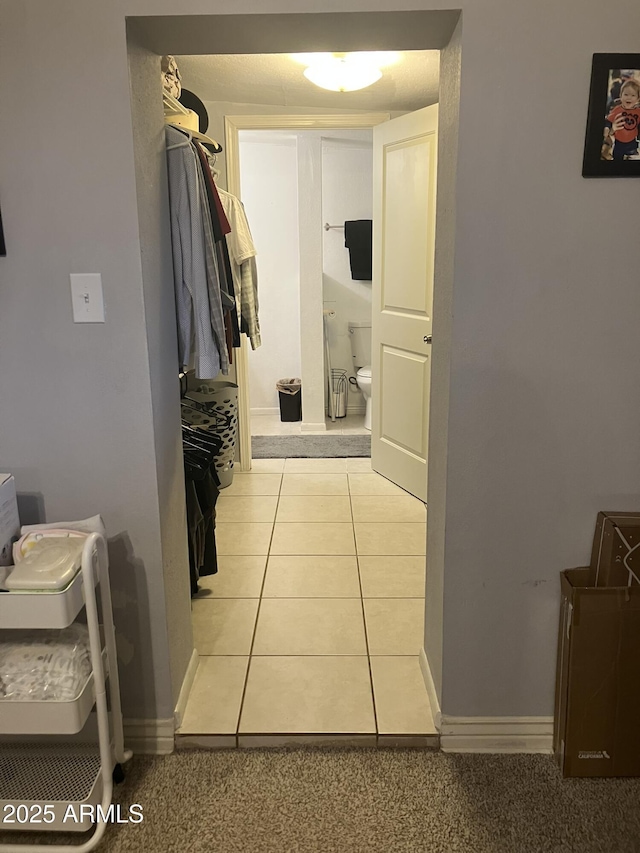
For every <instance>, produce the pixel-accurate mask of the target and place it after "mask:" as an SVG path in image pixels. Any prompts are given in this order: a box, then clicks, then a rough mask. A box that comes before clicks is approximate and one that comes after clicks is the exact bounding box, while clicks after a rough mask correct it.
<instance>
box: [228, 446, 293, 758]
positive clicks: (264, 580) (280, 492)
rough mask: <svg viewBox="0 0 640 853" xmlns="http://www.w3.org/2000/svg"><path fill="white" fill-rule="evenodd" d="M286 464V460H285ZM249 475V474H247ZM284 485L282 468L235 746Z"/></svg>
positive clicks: (237, 729)
mask: <svg viewBox="0 0 640 853" xmlns="http://www.w3.org/2000/svg"><path fill="white" fill-rule="evenodd" d="M285 464H286V460H285ZM249 473H250V472H249ZM283 483H284V466H283V473H282V474H281V475H280V488H279V489H278V495H277V498H278V500H277V501H276V511H275V515H274V516H273V526H272V528H271V536H270V537H269V547H268V548H267V557H266V560H265V564H264V574H263V575H262V584H261V586H260V597H259V598H258V609H257V610H256V621H255V622H254V625H253V634H252V635H251V646H250V648H249V660H248V661H247V671H246V673H245V677H244V686H243V688H242V697H241V699H240V710H239V712H238V722H237V724H236V745H237V742H238V738H239V737H240V720H241V719H242V711H243V709H244V699H245V696H246V694H247V684H248V682H249V672H250V670H251V658H252V657H253V646H254V644H255V641H256V633H257V631H258V620H259V619H260V608H261V606H262V593H263V592H264V585H265V583H266V582H267V571H268V569H269V557H270V556H271V546H272V545H273V537H274V535H275V531H276V518H277V517H278V508H279V506H280V496H281V494H282V484H283Z"/></svg>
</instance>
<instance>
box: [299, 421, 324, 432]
mask: <svg viewBox="0 0 640 853" xmlns="http://www.w3.org/2000/svg"><path fill="white" fill-rule="evenodd" d="M326 429H327V425H326V423H325V422H324V421H322V423H320V424H312V423H305V422H304V421H302V423H301V424H300V432H325V431H326Z"/></svg>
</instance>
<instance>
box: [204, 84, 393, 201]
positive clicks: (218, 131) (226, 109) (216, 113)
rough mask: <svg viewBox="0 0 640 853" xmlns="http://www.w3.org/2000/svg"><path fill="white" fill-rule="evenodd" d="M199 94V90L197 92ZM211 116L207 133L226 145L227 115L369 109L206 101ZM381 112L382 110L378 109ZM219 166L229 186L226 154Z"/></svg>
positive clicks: (351, 112) (222, 179) (222, 180)
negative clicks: (225, 126) (225, 123)
mask: <svg viewBox="0 0 640 853" xmlns="http://www.w3.org/2000/svg"><path fill="white" fill-rule="evenodd" d="M196 94H197V92H196ZM250 97H251V92H250V91H248V92H247V98H248V99H249V98H250ZM203 103H204V105H205V107H206V108H207V115H208V116H209V129H208V131H207V133H208V134H209V136H212V137H213V138H214V139H217V140H218V141H219V142H221V143H222V145H223V146H224V133H225V129H224V119H225V116H244V115H263V116H266V115H269V116H270V115H287V116H289V115H291V116H294V115H295V116H297V115H360V114H363V113H365V112H367V110H339V109H335V108H332V109H325V108H322V107H289V106H287V107H283V106H269V105H267V104H252V103H235V102H232V101H204V102H203ZM378 112H380V111H378ZM385 112H389V115H390V116H391V118H395V117H396V116H399V115H403V112H402V111H398V110H395V111H393V110H392V111H389V110H386V111H385ZM216 165H217V168H218V170H219V171H220V176H219V178H218V183H219V184H220V186H221V187H226V186H227V167H226V163H225V159H224V154H222V155H221V156H220V157H219V158H218V162H217V164H216Z"/></svg>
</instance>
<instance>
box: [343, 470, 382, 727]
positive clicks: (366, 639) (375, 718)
mask: <svg viewBox="0 0 640 853" xmlns="http://www.w3.org/2000/svg"><path fill="white" fill-rule="evenodd" d="M347 485H348V488H349V503H350V504H351V517H352V518H353V503H352V498H353V495H352V494H351V480H350V479H349V475H348V474H347ZM352 524H353V539H354V542H355V543H356V565H357V567H358V584H359V585H360V606H361V608H362V624H363V626H364V642H365V646H366V649H367V666H368V667H369V684H370V685H371V704H372V705H373V724H374V726H375V727H376V743H377V741H378V737H379V735H380V732H379V730H378V712H377V709H376V694H375V691H374V689H373V672H372V670H371V654H370V651H369V632H368V630H367V617H366V614H365V610H364V594H363V592H362V575H361V574H360V555H359V554H358V542H357V539H356V526H355V522H352Z"/></svg>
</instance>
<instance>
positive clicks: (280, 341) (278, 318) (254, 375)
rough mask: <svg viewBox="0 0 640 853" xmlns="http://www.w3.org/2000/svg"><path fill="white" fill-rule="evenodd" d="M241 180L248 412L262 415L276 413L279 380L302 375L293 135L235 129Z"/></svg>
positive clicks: (296, 170)
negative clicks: (249, 286)
mask: <svg viewBox="0 0 640 853" xmlns="http://www.w3.org/2000/svg"><path fill="white" fill-rule="evenodd" d="M256 137H257V138H256ZM240 181H241V188H242V201H243V203H244V206H245V210H246V213H247V218H248V220H249V226H250V228H251V233H252V235H253V239H254V242H255V244H256V249H257V252H258V256H257V266H258V285H259V298H260V330H261V334H262V346H261V347H259V348H258V349H257V350H255V352H250V355H249V382H250V394H251V397H250V401H251V410H252V412H254V413H256V414H257V413H260V412H262V413H263V414H264V413H265V412H264V410H265V409H266V410H273V411H274V412H275V411H276V410H277V409H278V393H277V391H276V387H275V385H276V382H277V381H278V379H281V378H282V377H285V376H287V377H288V376H300V374H301V364H300V285H299V253H298V169H297V158H296V138H295V136H294V135H293V134H288V135H287V134H282V133H277V132H271V131H261V132H259V134H256V133H253V132H252V133H250V134H246V133H245V132H243V131H240Z"/></svg>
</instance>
